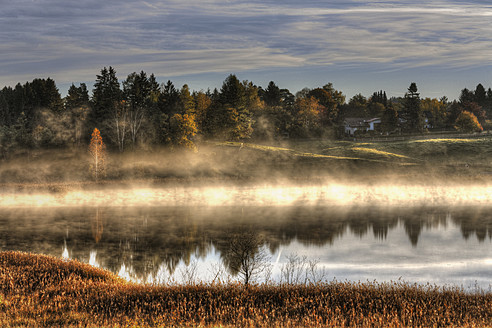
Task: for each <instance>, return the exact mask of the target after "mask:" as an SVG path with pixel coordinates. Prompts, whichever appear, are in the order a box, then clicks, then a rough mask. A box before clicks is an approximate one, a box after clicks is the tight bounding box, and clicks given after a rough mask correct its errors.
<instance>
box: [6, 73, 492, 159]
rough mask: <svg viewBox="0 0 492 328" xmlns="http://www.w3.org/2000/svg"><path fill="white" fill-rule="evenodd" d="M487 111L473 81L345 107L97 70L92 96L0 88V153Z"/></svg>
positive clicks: (434, 123) (456, 121)
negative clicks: (446, 93) (448, 90)
mask: <svg viewBox="0 0 492 328" xmlns="http://www.w3.org/2000/svg"><path fill="white" fill-rule="evenodd" d="M491 112H492V90H491V88H488V90H485V88H484V87H483V86H482V85H481V84H478V85H477V87H476V88H475V90H468V89H466V88H465V89H463V90H462V91H461V95H460V98H459V100H455V101H452V102H450V101H448V99H447V98H446V97H442V98H440V99H435V98H433V99H431V98H424V99H421V98H420V95H419V93H418V89H417V86H416V84H415V83H412V84H411V85H410V87H409V88H408V90H407V92H406V93H405V95H404V96H403V97H393V98H389V99H388V97H387V96H386V92H385V91H382V90H381V91H377V92H374V93H373V94H372V95H371V96H369V97H367V98H366V97H364V96H363V95H361V94H357V95H355V96H353V97H352V98H351V99H349V101H348V102H346V99H345V95H344V94H343V93H342V92H341V91H339V90H336V89H335V88H334V86H333V84H331V83H328V84H326V85H324V86H322V87H318V88H314V89H308V88H304V89H302V90H300V91H298V92H297V93H296V94H292V93H291V92H290V91H289V90H288V89H281V88H279V87H278V86H277V85H276V84H275V82H273V81H272V82H270V83H269V84H268V86H266V87H265V88H263V87H260V86H257V85H255V84H254V83H253V82H251V81H240V80H239V79H238V78H237V77H236V75H234V74H231V75H229V76H228V77H227V78H226V79H225V80H224V82H223V84H222V87H221V88H220V89H214V90H213V91H211V90H207V91H203V90H202V91H191V90H190V89H189V87H188V85H186V84H185V85H183V86H182V87H181V88H177V87H176V86H175V85H174V84H173V83H172V82H171V81H167V83H163V84H159V83H158V82H157V80H156V78H155V76H154V74H150V75H148V74H147V73H146V72H144V71H141V72H140V73H137V72H134V73H131V74H129V75H128V76H127V77H126V79H124V80H123V81H121V82H120V81H119V80H118V78H117V76H116V71H115V69H114V68H113V67H111V66H110V67H108V68H106V67H104V68H103V69H102V70H101V71H100V74H98V75H97V76H96V80H95V83H94V86H93V89H92V90H91V94H89V90H88V88H87V85H86V84H84V83H80V84H79V85H78V86H76V85H75V84H72V85H71V86H70V88H69V90H68V93H67V96H66V97H62V96H61V94H60V92H59V90H58V88H57V87H56V83H55V81H54V80H53V79H51V78H47V79H34V80H33V81H32V82H26V83H25V84H23V85H22V84H20V83H19V84H17V85H16V86H15V87H13V88H12V87H4V88H3V89H2V90H0V151H1V152H2V155H3V156H4V157H6V156H8V154H9V153H10V152H11V151H12V150H13V149H15V148H19V147H20V148H27V149H32V148H47V147H67V146H73V145H75V146H80V145H81V144H85V145H86V144H87V143H88V141H89V138H90V135H91V132H92V131H93V130H94V128H98V129H99V130H100V131H101V136H102V138H103V139H104V140H105V142H106V143H107V144H108V146H110V147H111V148H113V149H118V150H119V151H122V152H123V151H125V150H127V149H135V148H138V147H144V146H147V145H170V146H172V147H186V148H191V149H194V148H195V147H196V146H195V143H196V141H197V140H204V139H205V140H206V139H220V140H244V139H249V138H253V139H277V138H285V137H291V138H306V137H323V136H327V135H330V136H333V134H335V135H336V136H338V137H343V124H344V120H345V118H348V117H361V118H371V117H372V118H374V117H378V118H380V119H381V124H380V126H379V127H378V131H377V132H378V133H386V134H389V133H395V131H399V132H400V133H405V132H408V133H422V132H424V130H425V129H429V128H432V129H459V130H463V131H474V130H481V129H482V126H483V125H485V124H486V119H487V117H488V116H489V115H490V114H491Z"/></svg>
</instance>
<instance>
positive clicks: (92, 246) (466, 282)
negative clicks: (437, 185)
mask: <svg viewBox="0 0 492 328" xmlns="http://www.w3.org/2000/svg"><path fill="white" fill-rule="evenodd" d="M323 188H324V187H323ZM323 188H322V187H319V186H318V187H308V188H306V187H305V186H304V187H288V188H284V187H282V188H269V187H266V186H263V187H259V188H253V187H242V188H229V187H220V188H217V187H215V188H208V189H203V188H200V189H196V188H188V189H186V188H185V189H182V188H171V189H152V188H146V189H138V190H131V191H120V192H119V193H118V192H117V191H114V190H106V191H92V192H68V193H65V194H61V195H60V194H43V195H41V194H39V195H38V194H28V195H26V194H20V193H13V194H9V195H5V196H4V197H2V201H0V205H1V208H0V247H1V248H0V249H1V250H18V251H25V252H34V253H42V254H48V255H54V256H58V257H65V258H70V259H77V260H80V261H83V262H87V263H90V264H92V265H96V266H99V267H102V268H105V269H108V270H111V271H113V272H114V273H117V274H119V275H121V276H123V277H126V278H127V279H131V280H135V281H140V282H154V283H159V282H160V283H180V282H186V281H191V280H193V281H198V280H203V281H211V280H214V279H215V280H218V279H220V280H221V281H224V280H234V279H239V278H237V277H236V276H234V275H233V274H231V270H230V268H229V267H228V263H229V262H230V261H229V262H228V258H227V254H229V253H230V247H231V242H232V241H233V240H234V239H237V238H239V237H240V236H242V235H245V234H249V235H253V236H258V237H259V239H258V240H261V242H260V243H259V245H258V251H259V252H261V253H262V254H264V255H265V257H264V260H265V262H266V264H268V266H266V267H268V269H267V270H264V271H263V272H261V274H259V275H258V276H257V277H256V280H257V281H259V282H261V281H264V280H265V279H270V280H272V281H276V282H280V281H283V282H285V279H286V276H285V273H286V272H287V271H288V270H289V268H290V269H291V271H292V270H294V269H296V270H298V271H300V270H301V269H303V268H304V269H309V268H311V269H313V270H312V272H314V271H315V273H316V275H315V276H316V279H317V280H325V281H332V280H334V279H336V280H338V281H344V280H350V281H361V282H365V281H368V280H369V281H373V280H377V281H379V282H384V281H396V280H399V279H401V280H403V281H407V282H412V283H413V282H417V283H422V284H424V283H431V284H437V285H448V286H458V287H463V288H465V289H474V288H477V287H478V288H482V289H484V290H490V287H491V284H492V204H490V205H489V204H488V199H490V198H487V197H488V194H487V193H489V192H490V190H488V189H486V190H484V191H483V192H480V191H476V190H474V191H473V192H474V193H475V194H473V193H472V191H471V189H470V191H469V192H468V193H467V194H466V197H460V198H457V197H456V195H460V193H462V192H464V191H463V190H461V189H459V190H454V191H452V190H447V189H446V191H443V190H444V189H443V190H437V191H436V190H435V189H433V191H432V190H431V192H422V191H421V192H420V196H416V195H418V193H417V192H416V190H410V191H408V190H404V191H399V192H395V189H391V188H390V189H372V190H371V191H369V192H368V191H367V190H366V191H364V192H362V191H360V189H357V188H354V189H353V190H352V192H351V191H350V190H348V191H347V190H346V189H343V190H342V189H340V188H345V187H341V186H338V187H334V186H330V187H329V188H328V189H326V188H325V189H323ZM337 188H338V189H337ZM356 190H358V191H356ZM356 192H358V194H356V195H355V196H354V195H352V194H353V193H356ZM465 192H466V191H465ZM349 193H350V197H349V196H348V194H349ZM385 193H386V194H385ZM484 194H485V196H484ZM410 195H412V196H411V197H410ZM405 197H406V198H405ZM418 197H421V199H419V198H418ZM453 197H454V201H453ZM423 200H425V201H423ZM2 202H3V203H2ZM310 263H311V265H312V266H311V267H309V264H310ZM289 264H291V267H289ZM293 264H295V266H294V267H292V265H293ZM293 268H294V269H293ZM306 277H307V276H306V274H305V272H304V274H299V277H298V279H299V282H303V281H305V280H306ZM291 279H292V276H291ZM309 279H310V280H313V279H314V275H313V276H311V277H310V278H309Z"/></svg>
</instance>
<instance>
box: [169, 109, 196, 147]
mask: <svg viewBox="0 0 492 328" xmlns="http://www.w3.org/2000/svg"><path fill="white" fill-rule="evenodd" d="M169 130H170V131H169V132H170V139H171V143H172V145H173V146H178V147H185V148H189V149H192V150H196V146H195V143H194V142H193V141H192V139H193V137H194V136H195V135H196V133H197V128H196V123H195V118H194V116H193V115H191V114H183V115H181V114H174V115H173V116H172V117H171V119H170V120H169Z"/></svg>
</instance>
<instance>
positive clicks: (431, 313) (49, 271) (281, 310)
mask: <svg viewBox="0 0 492 328" xmlns="http://www.w3.org/2000/svg"><path fill="white" fill-rule="evenodd" d="M0 325H1V326H2V327H53V326H73V327H99V326H104V327H136V326H138V327H147V326H166V327H169V326H171V327H172V326H174V327H178V326H179V327H197V326H203V327H216V326H226V327H301V326H302V327H319V326H338V327H343V326H349V327H380V326H386V327H442V326H468V327H484V326H492V294H490V293H481V292H477V293H475V294H467V293H465V292H463V291H461V290H454V289H442V288H439V287H434V286H413V285H408V284H406V283H402V282H396V283H389V284H378V283H337V282H332V283H328V284H318V285H307V286H306V285H281V286H276V285H258V286H249V287H245V286H242V285H239V284H237V285H221V284H213V285H207V284H198V285H187V286H163V287H162V286H161V287H157V286H148V285H137V284H131V283H128V282H125V281H123V280H121V279H119V278H117V277H115V276H114V275H113V274H111V273H109V272H106V271H104V270H99V269H96V268H93V267H91V266H89V265H85V264H81V263H79V262H76V261H70V262H65V261H62V260H59V259H56V258H52V257H48V256H42V255H32V254H26V253H18V252H3V253H0Z"/></svg>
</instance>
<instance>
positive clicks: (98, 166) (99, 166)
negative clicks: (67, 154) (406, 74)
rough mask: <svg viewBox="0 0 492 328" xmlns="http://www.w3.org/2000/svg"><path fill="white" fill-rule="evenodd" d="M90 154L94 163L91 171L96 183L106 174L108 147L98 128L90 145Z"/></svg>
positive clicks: (93, 133)
mask: <svg viewBox="0 0 492 328" xmlns="http://www.w3.org/2000/svg"><path fill="white" fill-rule="evenodd" d="M89 153H90V154H91V156H92V159H93V161H94V162H93V163H92V165H91V171H92V173H93V174H94V177H95V179H96V181H97V180H98V178H99V177H100V176H101V175H103V174H104V173H105V169H106V166H105V159H106V145H105V144H104V142H103V140H102V137H101V133H100V132H99V130H98V129H97V128H95V129H94V131H93V132H92V137H91V143H90V144H89Z"/></svg>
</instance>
